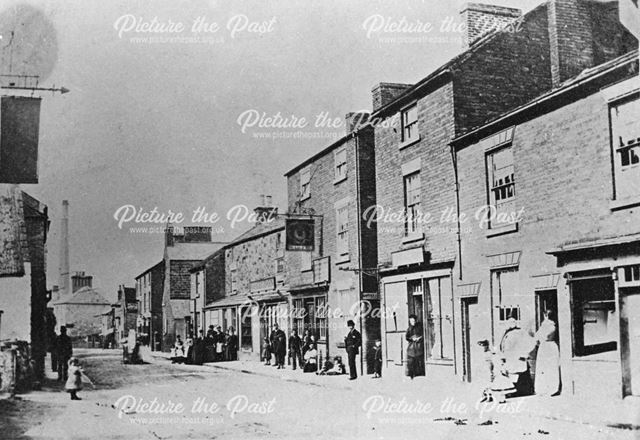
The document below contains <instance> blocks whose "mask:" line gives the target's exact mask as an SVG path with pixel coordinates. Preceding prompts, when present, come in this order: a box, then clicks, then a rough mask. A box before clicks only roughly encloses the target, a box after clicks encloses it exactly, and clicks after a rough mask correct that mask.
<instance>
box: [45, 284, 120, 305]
mask: <svg viewBox="0 0 640 440" xmlns="http://www.w3.org/2000/svg"><path fill="white" fill-rule="evenodd" d="M54 304H57V305H60V304H96V305H105V306H111V302H110V301H107V300H106V299H105V298H104V297H103V296H102V294H100V293H99V292H98V291H97V290H96V289H94V288H92V287H88V286H85V287H83V288H81V289H78V290H76V291H75V292H73V293H68V294H67V295H65V296H63V297H62V298H60V299H59V300H58V301H56V302H55V303H54Z"/></svg>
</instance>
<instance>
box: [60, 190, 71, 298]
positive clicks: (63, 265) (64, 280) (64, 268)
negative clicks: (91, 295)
mask: <svg viewBox="0 0 640 440" xmlns="http://www.w3.org/2000/svg"><path fill="white" fill-rule="evenodd" d="M69 278H70V277H69V201H68V200H63V201H62V225H61V229H60V283H59V284H60V297H64V296H65V295H67V294H68V293H69V292H70V291H71V290H70V287H69V283H70V279H69Z"/></svg>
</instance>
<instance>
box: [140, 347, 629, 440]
mask: <svg viewBox="0 0 640 440" xmlns="http://www.w3.org/2000/svg"><path fill="white" fill-rule="evenodd" d="M168 358H169V354H168V353H161V352H151V351H149V352H147V354H146V358H145V359H149V360H150V361H151V362H161V363H162V362H169V359H168ZM204 366H205V367H208V368H214V369H219V370H226V371H233V372H237V373H243V374H249V375H254V376H262V377H269V378H273V379H279V380H282V381H284V382H294V383H300V384H310V385H313V386H318V387H324V388H329V389H341V390H349V389H351V390H362V388H363V387H365V388H371V391H375V392H378V393H379V394H380V395H384V396H394V397H395V398H396V401H398V402H399V401H402V400H403V399H404V401H406V402H415V401H417V400H419V399H425V398H428V400H429V401H430V402H437V403H438V405H435V406H439V408H438V409H439V410H440V413H441V416H442V417H443V418H445V419H446V418H451V417H454V418H456V417H462V416H469V415H471V416H472V417H474V418H478V419H482V420H491V419H492V416H494V415H496V414H502V415H505V414H509V415H512V416H515V417H518V416H522V417H535V418H540V419H547V420H555V421H563V422H570V423H575V424H580V425H587V426H591V427H594V428H614V429H621V430H630V431H634V432H636V436H637V438H639V439H640V399H638V398H626V399H619V400H612V401H606V402H603V401H602V400H599V399H598V398H597V396H594V398H592V399H585V398H580V397H576V396H572V395H569V394H565V395H560V396H554V397H539V396H528V397H518V398H511V399H508V400H507V403H505V404H503V405H498V404H495V403H493V404H484V405H482V404H480V405H479V404H478V402H477V396H479V395H480V390H478V389H477V386H476V385H474V384H469V383H467V382H462V381H459V380H451V379H450V378H448V380H447V379H445V380H443V378H442V377H431V378H430V377H419V378H416V379H414V380H413V381H412V380H410V379H409V378H407V377H405V376H398V375H396V376H395V377H394V376H389V375H387V376H384V377H383V378H380V379H375V380H374V379H373V378H372V376H364V377H360V378H358V379H357V380H355V381H349V380H347V376H319V375H316V374H314V373H303V372H302V371H301V370H300V369H298V370H292V369H291V368H290V367H287V368H285V369H280V370H279V369H277V368H275V367H273V366H265V365H263V364H262V363H261V362H257V361H230V362H212V363H205V364H204ZM373 384H375V386H373ZM463 407H464V408H465V409H466V410H465V411H463V410H461V408H463ZM456 409H457V413H458V414H456Z"/></svg>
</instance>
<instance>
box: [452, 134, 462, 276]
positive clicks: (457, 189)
mask: <svg viewBox="0 0 640 440" xmlns="http://www.w3.org/2000/svg"><path fill="white" fill-rule="evenodd" d="M449 148H450V152H451V162H452V164H453V176H454V181H455V183H454V191H455V193H456V240H457V244H458V279H459V280H460V281H462V238H461V233H460V184H459V182H458V161H457V158H456V150H455V147H454V146H453V145H452V144H449Z"/></svg>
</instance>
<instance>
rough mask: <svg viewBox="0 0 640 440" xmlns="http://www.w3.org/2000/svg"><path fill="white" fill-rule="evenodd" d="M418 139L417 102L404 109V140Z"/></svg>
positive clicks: (405, 141)
mask: <svg viewBox="0 0 640 440" xmlns="http://www.w3.org/2000/svg"><path fill="white" fill-rule="evenodd" d="M415 140H418V106H417V105H416V104H414V105H412V106H411V107H408V108H406V109H404V110H402V142H403V143H407V142H412V141H415Z"/></svg>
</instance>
